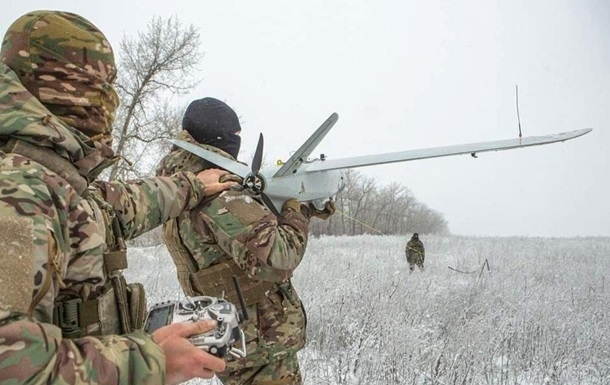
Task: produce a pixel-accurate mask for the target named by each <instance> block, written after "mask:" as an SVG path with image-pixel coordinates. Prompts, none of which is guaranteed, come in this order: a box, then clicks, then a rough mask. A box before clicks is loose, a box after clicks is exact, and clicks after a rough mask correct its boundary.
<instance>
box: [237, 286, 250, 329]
mask: <svg viewBox="0 0 610 385" xmlns="http://www.w3.org/2000/svg"><path fill="white" fill-rule="evenodd" d="M233 284H234V285H235V291H236V292H237V298H239V304H240V306H241V313H242V315H243V316H244V321H247V320H248V319H250V317H248V309H247V308H246V301H245V300H244V296H243V294H242V293H241V288H240V287H239V281H238V280H237V276H235V275H234V276H233Z"/></svg>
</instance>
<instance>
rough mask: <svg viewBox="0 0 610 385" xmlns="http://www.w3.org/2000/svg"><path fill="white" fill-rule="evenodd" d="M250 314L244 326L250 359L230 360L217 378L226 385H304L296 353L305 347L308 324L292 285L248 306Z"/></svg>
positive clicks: (284, 286)
mask: <svg viewBox="0 0 610 385" xmlns="http://www.w3.org/2000/svg"><path fill="white" fill-rule="evenodd" d="M248 314H249V316H250V319H249V320H248V321H247V322H246V323H245V324H243V325H242V328H243V330H244V334H245V335H246V352H247V357H246V358H239V359H236V358H233V357H232V356H231V357H229V359H228V360H227V370H226V371H225V372H224V373H218V378H219V379H220V380H221V381H222V382H223V384H225V385H301V384H302V378H301V372H300V370H299V362H298V360H297V352H298V351H299V350H300V349H301V348H302V347H303V346H304V345H305V332H306V326H307V320H306V316H305V310H304V309H303V305H302V304H301V300H300V299H299V297H298V295H297V293H296V292H295V290H294V288H293V287H292V285H291V284H290V283H285V284H282V285H280V286H279V287H278V290H277V292H275V293H272V294H268V295H267V297H266V298H265V299H263V300H262V301H260V302H259V303H257V304H254V305H250V306H248Z"/></svg>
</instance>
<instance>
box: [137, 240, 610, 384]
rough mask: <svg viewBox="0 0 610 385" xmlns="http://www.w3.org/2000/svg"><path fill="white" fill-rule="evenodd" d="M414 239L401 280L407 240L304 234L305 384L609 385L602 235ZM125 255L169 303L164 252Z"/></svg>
mask: <svg viewBox="0 0 610 385" xmlns="http://www.w3.org/2000/svg"><path fill="white" fill-rule="evenodd" d="M422 240H423V242H424V244H425V246H426V263H425V265H426V270H425V271H424V272H419V271H417V270H416V271H415V272H414V273H412V274H409V270H408V266H407V264H406V259H405V257H404V246H405V244H406V241H407V237H406V236H405V237H397V236H359V237H322V238H317V239H310V243H309V246H308V249H307V254H306V255H305V258H304V261H303V263H302V264H301V266H299V268H298V269H297V272H296V274H295V277H294V280H293V281H294V284H295V286H296V288H297V290H298V292H299V294H300V296H301V298H302V300H303V302H304V304H305V308H306V309H307V313H308V327H307V330H308V342H307V345H306V348H305V349H304V350H302V351H301V352H300V354H299V359H300V362H301V369H302V373H303V375H304V380H305V384H306V385H318V384H331V385H332V384H350V385H352V384H380V385H382V384H413V385H423V384H430V385H431V384H439V385H442V384H447V385H448V384H452V385H453V384H459V385H467V384H489V385H496V384H497V385H504V384H506V385H508V384H522V385H536V384H549V385H550V384H556V385H559V384H566V385H568V384H569V385H593V384H598V385H605V384H610V288H609V287H608V286H610V238H528V237H512V238H487V237H485V238H478V237H461V236H447V237H437V236H429V237H425V236H424V237H422ZM129 258H130V268H129V270H128V274H127V276H128V279H129V280H130V281H140V282H142V283H144V285H145V286H146V288H147V290H148V295H149V297H148V298H149V299H148V300H149V305H150V304H152V303H155V302H158V301H162V300H167V299H178V298H179V297H180V295H181V291H180V289H179V286H178V284H177V282H176V279H175V269H174V266H173V263H172V261H171V258H170V257H169V254H167V251H166V250H165V248H164V247H163V246H159V247H149V248H132V249H131V251H130V254H129ZM486 261H487V264H486V263H485V262H486ZM487 266H489V268H490V270H488V269H487ZM191 383H193V384H215V383H219V382H216V381H207V382H206V381H192V382H191Z"/></svg>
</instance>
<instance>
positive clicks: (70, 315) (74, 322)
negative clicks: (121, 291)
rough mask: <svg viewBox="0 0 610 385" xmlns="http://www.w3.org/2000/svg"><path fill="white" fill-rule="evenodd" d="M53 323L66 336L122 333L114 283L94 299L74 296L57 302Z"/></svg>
mask: <svg viewBox="0 0 610 385" xmlns="http://www.w3.org/2000/svg"><path fill="white" fill-rule="evenodd" d="M100 315H102V317H100ZM53 323H54V324H55V325H57V326H59V327H60V328H61V330H62V335H63V337H64V338H79V337H83V336H86V335H92V336H100V335H107V334H121V333H122V332H123V331H122V329H121V325H120V323H119V312H118V307H117V300H116V296H115V292H114V287H113V285H112V284H110V283H108V284H107V285H106V286H105V287H104V290H103V292H102V294H101V295H100V296H98V297H97V298H95V299H93V300H89V301H83V300H82V299H80V298H72V299H63V300H61V301H58V302H55V307H54V309H53Z"/></svg>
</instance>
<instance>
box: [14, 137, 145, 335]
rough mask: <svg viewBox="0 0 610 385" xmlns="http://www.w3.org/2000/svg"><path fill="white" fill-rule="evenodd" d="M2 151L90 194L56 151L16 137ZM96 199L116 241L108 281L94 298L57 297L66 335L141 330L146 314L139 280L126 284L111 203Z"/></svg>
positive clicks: (56, 313) (56, 319) (109, 254)
mask: <svg viewBox="0 0 610 385" xmlns="http://www.w3.org/2000/svg"><path fill="white" fill-rule="evenodd" d="M2 150H3V151H4V152H7V153H14V154H18V155H21V156H24V157H26V158H29V159H31V160H33V161H35V162H37V163H39V164H41V165H43V166H45V167H46V168H47V169H49V170H51V171H53V172H55V173H56V174H58V175H59V176H61V177H62V178H64V179H65V180H66V181H67V182H68V183H69V184H70V185H71V186H72V187H73V188H74V189H75V190H76V191H77V193H78V194H79V195H80V196H81V197H87V196H88V191H87V187H88V185H89V183H88V181H87V179H85V178H84V177H83V176H82V175H80V174H79V172H78V170H77V169H76V167H74V165H73V164H72V163H70V162H69V161H68V160H67V159H65V158H62V157H61V156H59V155H58V154H57V153H56V152H55V151H53V150H51V149H48V148H44V147H38V146H35V145H32V144H30V143H27V142H23V141H21V140H15V139H11V140H9V141H8V143H7V144H6V145H5V146H4V147H3V148H2ZM91 198H94V197H91ZM94 200H96V201H97V203H98V205H102V206H103V205H106V206H108V207H106V209H105V210H102V215H104V217H105V223H112V226H111V227H112V228H111V231H112V236H113V239H114V242H113V243H112V247H109V248H108V249H107V251H106V252H105V253H104V255H103V258H104V271H105V274H106V276H107V277H108V281H107V282H106V285H105V286H104V288H103V290H102V292H101V293H100V295H98V296H97V297H96V298H94V299H89V300H82V299H81V298H71V299H61V300H56V302H55V306H54V309H53V324H55V325H57V326H58V327H60V328H61V329H62V334H63V337H65V338H78V337H82V336H84V335H108V334H124V333H129V332H130V331H132V330H135V329H141V328H142V327H143V325H144V319H145V317H146V299H145V293H144V287H143V286H142V285H141V284H139V283H135V284H127V283H126V281H125V277H124V276H123V273H122V272H123V270H124V269H126V268H127V248H126V246H125V242H124V237H123V232H122V230H121V228H120V224H119V221H118V218H117V216H116V214H115V213H114V211H113V210H112V208H111V207H110V205H108V204H107V203H105V202H103V201H101V199H94ZM49 258H51V255H49ZM49 265H52V264H51V263H49ZM42 295H44V293H42ZM37 298H41V296H37ZM35 305H36V303H33V304H32V306H31V309H33V308H34V307H35Z"/></svg>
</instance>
